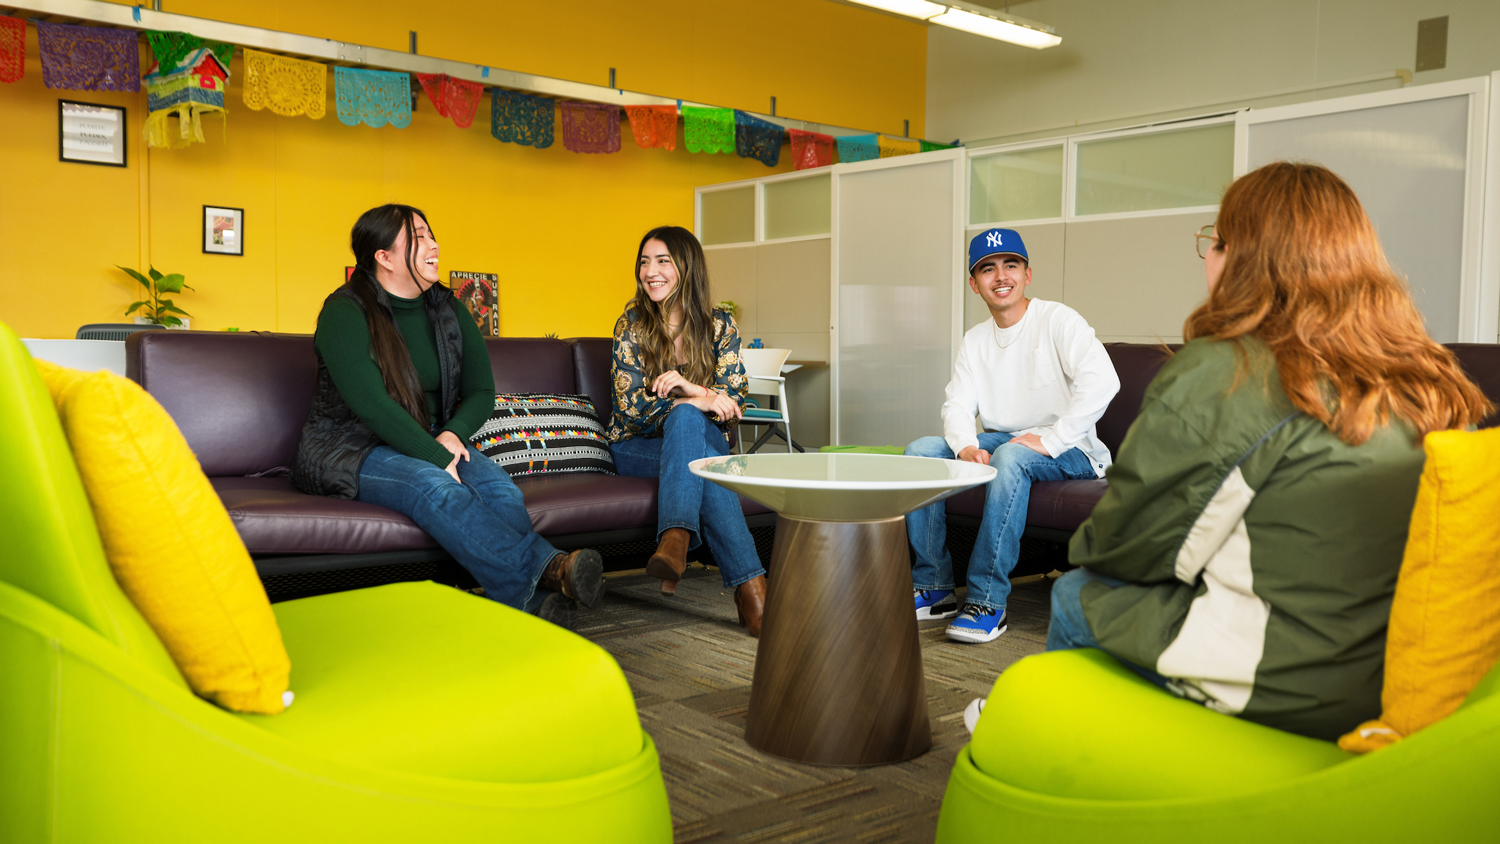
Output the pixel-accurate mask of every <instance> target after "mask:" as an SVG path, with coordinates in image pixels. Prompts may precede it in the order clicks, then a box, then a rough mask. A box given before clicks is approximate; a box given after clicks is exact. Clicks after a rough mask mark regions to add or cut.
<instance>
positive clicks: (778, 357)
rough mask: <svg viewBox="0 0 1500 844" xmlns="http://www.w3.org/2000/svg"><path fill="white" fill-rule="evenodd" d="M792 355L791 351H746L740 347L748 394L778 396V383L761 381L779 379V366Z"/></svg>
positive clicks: (779, 383)
mask: <svg viewBox="0 0 1500 844" xmlns="http://www.w3.org/2000/svg"><path fill="white" fill-rule="evenodd" d="M791 354H792V350H791V349H746V348H744V347H743V346H742V347H740V360H742V361H744V363H745V375H746V376H748V377H749V378H750V392H752V393H760V394H773V395H775V394H779V393H780V392H781V382H780V381H768V380H761V379H769V378H775V379H779V378H781V365H782V364H784V363H786V359H787V358H788V357H790V356H791Z"/></svg>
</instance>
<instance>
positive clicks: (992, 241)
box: [984, 232, 1000, 246]
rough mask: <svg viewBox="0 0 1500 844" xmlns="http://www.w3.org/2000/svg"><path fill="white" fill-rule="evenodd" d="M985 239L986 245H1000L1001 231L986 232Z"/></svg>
mask: <svg viewBox="0 0 1500 844" xmlns="http://www.w3.org/2000/svg"><path fill="white" fill-rule="evenodd" d="M984 241H985V242H984V245H985V246H999V245H1000V233H999V232H990V233H989V234H986V235H985V236H984Z"/></svg>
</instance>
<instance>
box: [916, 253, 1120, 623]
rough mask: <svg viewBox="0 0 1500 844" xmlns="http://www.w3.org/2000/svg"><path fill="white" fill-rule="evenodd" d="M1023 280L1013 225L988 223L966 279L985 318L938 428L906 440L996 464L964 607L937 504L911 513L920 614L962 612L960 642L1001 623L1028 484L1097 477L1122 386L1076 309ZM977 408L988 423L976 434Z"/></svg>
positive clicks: (921, 450)
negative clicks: (1098, 429) (1097, 428)
mask: <svg viewBox="0 0 1500 844" xmlns="http://www.w3.org/2000/svg"><path fill="white" fill-rule="evenodd" d="M1028 284H1031V264H1030V259H1029V258H1028V257H1027V255H1026V245H1025V244H1024V243H1022V242H1021V236H1020V235H1018V234H1016V233H1015V232H1014V231H1011V230H1010V229H990V230H989V231H987V232H984V233H983V234H980V235H979V236H978V237H975V238H974V239H973V240H971V241H970V242H969V288H970V289H971V290H973V291H974V292H975V293H977V294H979V297H980V298H981V299H983V300H984V303H985V305H987V306H988V307H989V310H990V317H991V318H990V319H988V320H985V321H984V322H982V323H980V324H979V325H976V326H974V327H973V328H971V329H969V331H968V333H966V334H965V335H964V341H963V346H962V347H961V348H960V349H959V351H958V359H957V360H956V361H954V363H953V379H952V380H951V381H949V382H948V394H947V395H948V400H947V401H945V402H943V410H942V415H943V436H941V437H923V438H922V439H920V440H917V441H916V442H914V443H912V444H911V445H910V446H907V448H906V453H907V454H909V455H915V456H917V457H940V458H943V459H947V460H952V459H953V458H954V457H957V458H958V459H959V460H968V461H970V462H973V463H982V464H987V465H990V466H994V467H995V469H996V471H997V473H998V474H996V476H995V479H994V480H993V481H990V483H989V485H988V488H987V489H986V491H985V499H984V520H983V521H982V522H981V523H980V526H979V538H978V539H976V540H975V542H974V552H973V554H972V556H970V558H969V592H968V595H967V596H966V597H965V601H964V604H963V609H962V610H960V609H959V605H958V599H957V598H956V597H955V595H954V592H953V589H954V582H953V558H952V557H951V556H950V555H949V553H948V548H947V544H946V539H947V517H946V514H945V510H944V504H943V502H941V501H940V502H938V503H936V504H933V505H931V506H928V507H924V508H922V509H921V510H917V511H915V512H913V513H911V514H910V515H908V516H907V517H906V530H907V535H908V536H909V537H910V539H911V544H912V547H913V548H915V549H916V552H917V562H916V565H915V566H914V567H913V568H912V573H911V577H912V585H913V587H915V588H914V595H913V598H914V600H915V603H916V611H917V618H918V619H934V618H954V616H957V618H954V620H953V622H952V623H951V624H950V625H949V626H948V638H950V639H953V640H955V641H959V642H990V641H993V640H994V639H995V638H996V637H998V636H999V635H1000V634H1001V633H1004V632H1005V628H1006V624H1005V602H1006V599H1007V598H1008V597H1009V596H1010V572H1011V570H1012V569H1014V568H1015V566H1016V557H1017V556H1018V555H1019V553H1020V549H1021V531H1023V530H1024V529H1025V528H1026V504H1027V502H1028V501H1029V500H1030V498H1031V484H1032V482H1033V481H1057V480H1066V479H1076V478H1099V477H1103V476H1104V469H1105V467H1107V466H1109V463H1110V457H1109V449H1108V448H1107V447H1106V446H1105V445H1104V443H1102V442H1100V441H1099V437H1098V436H1097V435H1096V434H1095V433H1094V423H1095V422H1097V421H1098V420H1099V417H1100V416H1102V415H1104V410H1105V408H1106V407H1108V406H1109V402H1110V399H1112V398H1114V396H1115V393H1117V392H1119V391H1120V379H1119V376H1117V375H1116V374H1115V367H1114V364H1113V363H1111V362H1110V359H1109V355H1108V353H1106V352H1105V351H1104V345H1103V344H1101V343H1100V342H1099V340H1098V339H1097V338H1096V337H1095V336H1094V329H1092V328H1090V327H1089V324H1088V323H1087V322H1085V321H1084V319H1083V317H1081V316H1079V315H1078V312H1077V311H1075V310H1073V309H1072V308H1070V307H1068V306H1067V305H1064V304H1061V303H1059V302H1048V301H1045V300H1042V299H1027V298H1026V295H1025V291H1026V286H1027V285H1028ZM976 417H977V418H978V420H979V423H980V426H981V427H982V428H983V429H984V433H981V434H976V433H975V418H976Z"/></svg>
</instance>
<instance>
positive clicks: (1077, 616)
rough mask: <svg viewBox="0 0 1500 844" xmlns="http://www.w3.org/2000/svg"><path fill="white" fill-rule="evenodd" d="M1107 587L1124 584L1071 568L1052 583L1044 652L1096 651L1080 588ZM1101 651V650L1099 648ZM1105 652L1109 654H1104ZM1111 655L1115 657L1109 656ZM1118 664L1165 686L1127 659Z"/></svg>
mask: <svg viewBox="0 0 1500 844" xmlns="http://www.w3.org/2000/svg"><path fill="white" fill-rule="evenodd" d="M1096 581H1097V582H1099V583H1103V584H1104V585H1106V586H1110V587H1114V586H1123V585H1124V584H1125V581H1123V580H1115V579H1114V578H1113V577H1105V576H1104V575H1102V574H1094V573H1093V572H1091V571H1089V570H1088V569H1081V568H1080V569H1073V570H1072V571H1070V572H1068V573H1067V574H1064V575H1063V576H1062V577H1059V578H1058V579H1057V580H1056V581H1055V582H1054V583H1053V584H1052V620H1051V621H1050V622H1048V624H1047V650H1049V651H1071V650H1076V649H1078V648H1098V647H1099V640H1097V639H1095V638H1094V628H1093V627H1091V626H1089V620H1088V619H1087V618H1086V617H1084V614H1083V587H1084V586H1086V585H1088V584H1089V583H1093V582H1096ZM1100 650H1104V649H1103V648H1100ZM1105 653H1109V652H1108V651H1105ZM1110 656H1115V655H1114V654H1110ZM1115 659H1119V660H1120V664H1121V665H1123V666H1125V667H1126V668H1129V669H1130V670H1131V671H1134V672H1135V673H1137V674H1139V675H1141V676H1142V677H1145V678H1146V679H1147V680H1150V681H1151V682H1153V683H1155V684H1156V685H1158V686H1162V687H1164V688H1165V687H1166V685H1167V678H1165V677H1163V676H1161V675H1160V674H1158V673H1156V672H1155V671H1152V670H1151V669H1149V668H1143V667H1142V666H1139V665H1136V664H1135V663H1133V662H1130V661H1129V660H1124V659H1120V658H1119V657H1118V656H1115Z"/></svg>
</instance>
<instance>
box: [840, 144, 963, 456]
mask: <svg viewBox="0 0 1500 844" xmlns="http://www.w3.org/2000/svg"><path fill="white" fill-rule="evenodd" d="M965 165H966V162H965V158H964V151H963V150H962V149H955V150H952V151H949V152H942V153H927V154H924V155H920V156H917V155H913V156H903V157H901V158H891V159H884V160H880V161H870V162H863V163H860V164H852V165H847V166H845V165H840V166H839V167H838V168H836V169H835V171H834V174H835V178H834V270H833V281H834V327H835V328H834V338H835V339H834V371H833V379H834V384H833V389H834V431H835V438H836V440H835V441H836V442H838V443H840V444H846V445H905V444H907V443H909V442H911V441H912V440H914V439H917V438H918V437H921V436H926V435H929V434H940V433H942V424H941V422H940V419H939V415H938V411H939V408H940V407H941V406H942V403H943V397H944V396H943V391H944V387H945V385H946V384H947V383H948V378H949V376H950V374H951V371H952V366H953V355H954V353H955V352H956V350H957V345H958V341H959V338H960V337H961V336H962V319H963V311H962V308H963V299H962V293H963V290H964V287H963V278H964V274H963V270H964V266H963V260H962V258H961V257H960V253H961V251H962V249H963V231H964V224H963V223H964V211H965V210H966V205H965V202H964V200H965V196H964V194H965V191H964V177H965V175H966V166H965Z"/></svg>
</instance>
